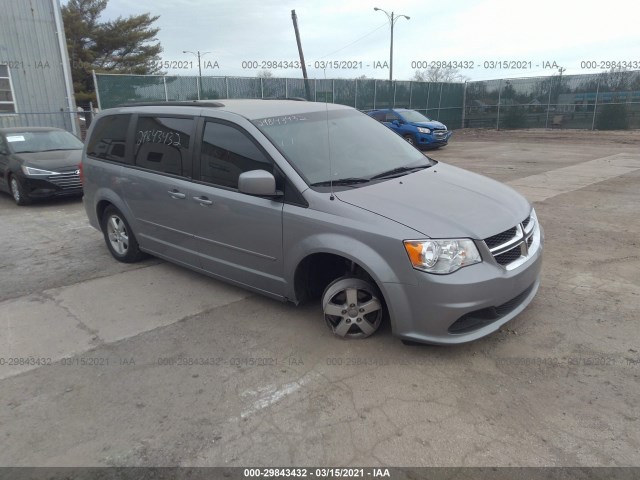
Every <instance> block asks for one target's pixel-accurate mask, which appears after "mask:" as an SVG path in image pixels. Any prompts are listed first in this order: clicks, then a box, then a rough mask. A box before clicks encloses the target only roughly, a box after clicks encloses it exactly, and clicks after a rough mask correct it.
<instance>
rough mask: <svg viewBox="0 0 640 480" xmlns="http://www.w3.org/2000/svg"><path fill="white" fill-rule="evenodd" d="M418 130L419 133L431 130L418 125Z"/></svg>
mask: <svg viewBox="0 0 640 480" xmlns="http://www.w3.org/2000/svg"><path fill="white" fill-rule="evenodd" d="M418 131H419V132H420V133H431V130H429V129H428V128H424V127H418Z"/></svg>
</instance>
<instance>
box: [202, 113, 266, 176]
mask: <svg viewBox="0 0 640 480" xmlns="http://www.w3.org/2000/svg"><path fill="white" fill-rule="evenodd" d="M251 170H267V171H269V172H270V171H272V170H273V168H272V164H271V161H270V160H269V159H267V157H266V156H265V155H264V154H263V153H262V152H261V151H260V150H259V149H258V147H257V146H256V145H255V144H254V143H253V142H252V141H251V139H250V138H249V137H248V136H247V134H245V133H244V132H242V131H241V130H238V129H237V128H234V127H231V126H228V125H224V124H222V123H214V122H207V123H206V124H205V129H204V136H203V138H202V151H201V154H200V178H201V180H202V181H204V182H209V183H214V184H216V185H222V186H224V187H230V188H238V177H239V176H240V174H241V173H243V172H248V171H251Z"/></svg>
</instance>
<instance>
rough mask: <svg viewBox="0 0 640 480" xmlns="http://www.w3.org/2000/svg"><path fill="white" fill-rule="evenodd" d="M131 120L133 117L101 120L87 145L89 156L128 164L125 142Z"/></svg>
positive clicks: (125, 116)
mask: <svg viewBox="0 0 640 480" xmlns="http://www.w3.org/2000/svg"><path fill="white" fill-rule="evenodd" d="M130 119H131V115H110V116H108V117H103V118H101V119H99V120H98V123H97V124H96V126H95V127H94V129H93V133H92V134H91V138H90V139H89V143H88V144H87V155H91V156H92V157H98V158H104V159H105V160H111V161H114V162H126V159H125V150H126V148H125V141H126V139H127V129H128V128H129V120H130ZM127 163H128V162H127Z"/></svg>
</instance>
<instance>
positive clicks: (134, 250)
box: [101, 205, 145, 263]
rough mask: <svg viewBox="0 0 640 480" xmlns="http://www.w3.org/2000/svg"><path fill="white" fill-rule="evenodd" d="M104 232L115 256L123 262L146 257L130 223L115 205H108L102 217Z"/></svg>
mask: <svg viewBox="0 0 640 480" xmlns="http://www.w3.org/2000/svg"><path fill="white" fill-rule="evenodd" d="M101 227H102V234H103V235H104V241H105V242H106V244H107V248H108V249H109V252H111V255H112V256H113V258H115V259H116V260H118V261H119V262H123V263H135V262H139V261H140V260H142V259H143V258H144V256H145V255H144V253H142V252H141V251H140V248H139V247H138V241H137V240H136V237H135V235H134V234H133V231H132V230H131V227H130V226H129V223H128V222H127V220H126V219H125V218H124V215H122V213H120V210H118V209H117V208H115V207H114V206H113V205H111V206H109V207H107V208H106V209H105V211H104V213H103V214H102V219H101Z"/></svg>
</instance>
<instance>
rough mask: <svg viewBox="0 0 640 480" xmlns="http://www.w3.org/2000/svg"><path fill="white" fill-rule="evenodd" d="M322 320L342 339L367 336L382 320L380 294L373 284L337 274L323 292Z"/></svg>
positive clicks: (376, 328)
mask: <svg viewBox="0 0 640 480" xmlns="http://www.w3.org/2000/svg"><path fill="white" fill-rule="evenodd" d="M322 310H323V312H324V319H325V321H326V322H327V326H328V327H329V328H330V329H331V331H332V332H333V333H334V334H335V335H337V336H339V337H342V338H366V337H369V336H371V335H373V334H374V333H375V332H376V330H378V328H379V327H380V324H381V323H382V317H383V313H384V307H383V304H382V296H381V295H380V293H379V292H378V289H377V288H376V287H375V285H372V284H371V283H369V282H368V281H366V280H364V279H362V278H358V277H350V276H347V277H340V278H338V279H336V280H334V281H333V282H331V283H330V284H329V285H328V286H327V288H326V289H325V290H324V293H323V295H322Z"/></svg>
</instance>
